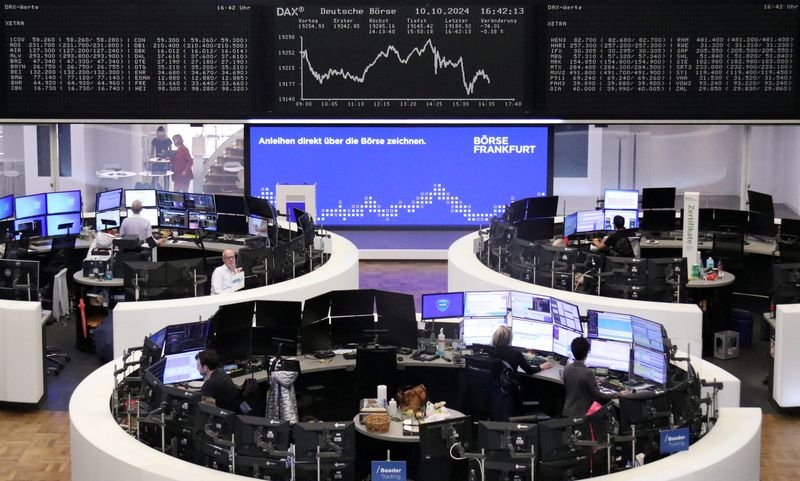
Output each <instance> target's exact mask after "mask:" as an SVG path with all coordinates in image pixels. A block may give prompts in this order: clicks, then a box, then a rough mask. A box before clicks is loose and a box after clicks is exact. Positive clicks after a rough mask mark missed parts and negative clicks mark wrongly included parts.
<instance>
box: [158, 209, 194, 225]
mask: <svg viewBox="0 0 800 481" xmlns="http://www.w3.org/2000/svg"><path fill="white" fill-rule="evenodd" d="M158 226H159V227H167V228H170V229H186V226H187V220H186V211H185V210H177V209H164V208H161V209H159V210H158Z"/></svg>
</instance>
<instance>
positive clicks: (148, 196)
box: [125, 189, 157, 225]
mask: <svg viewBox="0 0 800 481" xmlns="http://www.w3.org/2000/svg"><path fill="white" fill-rule="evenodd" d="M134 200H138V201H139V202H141V203H142V207H156V206H157V204H156V191H155V189H125V207H127V208H128V209H130V208H131V206H132V205H133V201H134ZM129 215H130V214H129ZM153 225H155V224H153Z"/></svg>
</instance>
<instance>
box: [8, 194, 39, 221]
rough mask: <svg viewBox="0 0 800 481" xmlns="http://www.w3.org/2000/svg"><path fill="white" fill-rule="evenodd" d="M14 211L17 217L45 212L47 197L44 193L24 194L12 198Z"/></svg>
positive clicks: (33, 215) (32, 215)
mask: <svg viewBox="0 0 800 481" xmlns="http://www.w3.org/2000/svg"><path fill="white" fill-rule="evenodd" d="M14 211H15V212H16V216H17V219H21V218H23V217H35V216H39V215H45V214H47V197H46V195H45V194H34V195H26V196H24V197H15V198H14Z"/></svg>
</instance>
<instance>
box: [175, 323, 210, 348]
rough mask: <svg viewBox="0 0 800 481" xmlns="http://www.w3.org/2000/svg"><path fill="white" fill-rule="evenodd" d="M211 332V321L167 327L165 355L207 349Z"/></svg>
mask: <svg viewBox="0 0 800 481" xmlns="http://www.w3.org/2000/svg"><path fill="white" fill-rule="evenodd" d="M210 331H211V322H210V321H201V322H187V323H184V324H173V325H170V326H167V327H166V328H164V341H163V345H164V355H169V354H180V353H182V352H187V351H201V350H203V349H205V347H206V345H207V344H208V337H209V333H210Z"/></svg>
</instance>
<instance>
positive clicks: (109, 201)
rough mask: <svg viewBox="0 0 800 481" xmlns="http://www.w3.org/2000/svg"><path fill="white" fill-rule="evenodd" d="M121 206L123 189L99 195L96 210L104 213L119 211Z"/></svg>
mask: <svg viewBox="0 0 800 481" xmlns="http://www.w3.org/2000/svg"><path fill="white" fill-rule="evenodd" d="M121 205H122V189H114V190H107V191H105V192H98V193H97V197H96V199H95V204H94V210H95V212H103V211H106V210H111V209H116V210H119V208H120V206H121Z"/></svg>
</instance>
